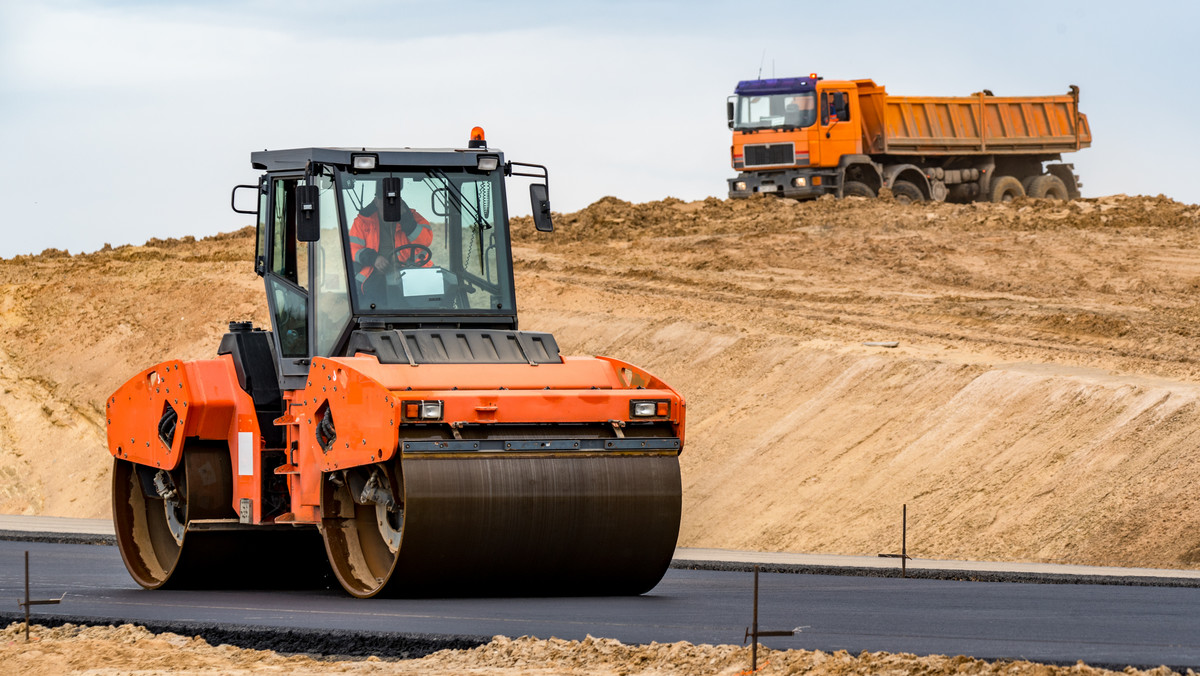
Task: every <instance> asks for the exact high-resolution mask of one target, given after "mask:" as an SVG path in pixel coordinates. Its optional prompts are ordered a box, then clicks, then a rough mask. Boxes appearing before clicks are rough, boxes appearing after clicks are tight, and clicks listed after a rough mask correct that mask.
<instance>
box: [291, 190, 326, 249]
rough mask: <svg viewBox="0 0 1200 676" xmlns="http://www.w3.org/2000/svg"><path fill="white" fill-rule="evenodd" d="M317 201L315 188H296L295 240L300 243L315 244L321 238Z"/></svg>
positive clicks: (318, 193)
mask: <svg viewBox="0 0 1200 676" xmlns="http://www.w3.org/2000/svg"><path fill="white" fill-rule="evenodd" d="M319 199H320V191H319V190H318V189H317V186H315V185H298V186H296V239H297V240H299V241H301V242H315V241H317V240H318V239H320V238H321V210H320V208H319V207H318V205H317V200H319Z"/></svg>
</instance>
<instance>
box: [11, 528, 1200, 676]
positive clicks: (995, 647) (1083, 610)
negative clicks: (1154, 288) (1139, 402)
mask: <svg viewBox="0 0 1200 676" xmlns="http://www.w3.org/2000/svg"><path fill="white" fill-rule="evenodd" d="M26 550H28V551H29V552H30V570H31V578H32V589H31V591H32V596H33V598H35V599H36V598H57V597H58V596H59V595H60V594H63V593H64V592H65V593H66V596H65V598H64V600H63V602H62V604H61V605H58V606H36V607H35V608H34V615H35V616H36V615H37V614H39V613H42V614H54V615H64V616H73V617H80V618H89V619H92V620H94V621H97V622H109V621H111V622H127V621H128V622H172V623H184V624H187V623H196V624H211V623H216V624H241V625H251V626H262V627H285V628H302V629H343V630H357V631H371V632H388V633H395V634H448V635H449V634H453V635H480V636H492V635H495V634H503V635H506V636H522V635H529V636H537V637H541V638H548V637H551V636H556V637H559V638H564V639H582V638H584V637H585V636H586V635H588V634H591V635H592V636H597V637H605V638H615V639H619V640H621V641H623V642H626V643H649V642H650V641H659V642H669V641H691V642H693V643H733V644H738V643H741V642H742V640H743V635H744V632H745V629H746V627H747V626H748V625H749V624H750V619H751V603H752V590H753V575H752V574H750V573H735V572H718V571H694V570H679V569H671V570H669V571H667V575H666V577H665V578H664V579H663V581H662V583H661V584H659V585H658V587H657V588H655V589H654V590H653V591H651V592H650V593H649V594H646V595H644V596H640V597H631V598H549V599H542V598H537V599H422V600H391V599H370V600H361V599H354V598H350V597H348V596H345V595H343V594H342V593H341V592H340V591H315V592H314V591H303V592H301V591H289V592H268V591H251V592H246V591H238V592H201V591H162V590H159V591H146V590H143V589H141V588H140V587H138V586H137V585H136V584H135V583H134V582H133V581H132V580H131V579H130V577H129V575H128V574H127V573H126V572H125V568H124V565H123V564H122V563H121V557H120V554H119V553H118V552H117V549H116V548H115V547H109V546H95V545H69V544H47V543H36V542H17V541H0V599H5V598H7V599H11V601H9V602H7V603H11V604H12V608H11V610H13V611H15V610H17V608H16V600H17V599H18V598H19V597H22V596H23V595H24V558H23V557H24V552H25V551H26ZM247 563H249V562H247ZM271 565H278V566H286V565H287V562H286V561H278V562H274V563H273V564H271ZM0 607H2V606H0ZM798 626H799V627H804V628H803V630H802V631H801V632H800V633H798V634H796V635H795V636H794V637H771V638H764V639H762V640H761V643H763V644H764V645H767V646H770V647H772V648H777V649H787V648H804V649H809V650H812V649H821V650H826V651H832V650H840V649H845V650H848V651H850V652H852V653H857V652H859V651H862V650H868V651H880V650H882V651H889V652H909V653H916V654H918V655H925V654H948V655H958V654H963V655H971V656H974V657H979V658H984V659H998V658H1008V659H1029V660H1035V661H1050V662H1059V663H1073V662H1075V661H1076V660H1084V661H1085V662H1088V663H1089V664H1094V665H1104V666H1124V665H1128V664H1132V665H1138V666H1150V665H1159V664H1166V665H1168V666H1171V667H1175V668H1179V667H1193V668H1195V667H1198V666H1200V589H1196V588H1178V587H1126V586H1114V585H1085V584H1012V583H984V582H956V581H942V580H913V579H898V578H880V577H842V576H830V575H795V574H763V575H762V577H761V579H760V592H759V627H760V628H761V629H763V630H779V629H791V628H793V627H798Z"/></svg>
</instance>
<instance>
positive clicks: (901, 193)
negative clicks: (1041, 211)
mask: <svg viewBox="0 0 1200 676" xmlns="http://www.w3.org/2000/svg"><path fill="white" fill-rule="evenodd" d="M1018 187H1020V186H1019V184H1018ZM892 197H893V198H895V200H896V203H897V204H919V203H921V202H924V201H925V196H924V195H922V194H921V189H920V188H918V187H917V186H915V185H913V184H912V183H909V182H908V181H896V182H895V183H893V184H892Z"/></svg>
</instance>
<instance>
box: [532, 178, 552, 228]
mask: <svg viewBox="0 0 1200 676" xmlns="http://www.w3.org/2000/svg"><path fill="white" fill-rule="evenodd" d="M529 203H530V206H531V207H532V208H533V225H534V227H535V228H537V229H538V232H554V221H552V220H550V190H549V189H548V188H547V187H546V185H545V184H544V183H534V184H533V185H531V186H529Z"/></svg>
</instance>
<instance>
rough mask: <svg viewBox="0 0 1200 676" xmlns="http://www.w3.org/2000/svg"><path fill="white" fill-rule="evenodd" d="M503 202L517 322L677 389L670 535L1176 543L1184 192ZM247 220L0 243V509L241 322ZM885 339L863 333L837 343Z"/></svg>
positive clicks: (1181, 487)
mask: <svg viewBox="0 0 1200 676" xmlns="http://www.w3.org/2000/svg"><path fill="white" fill-rule="evenodd" d="M556 224H557V231H556V232H555V233H552V234H543V233H537V232H536V231H534V229H533V227H532V224H531V223H530V222H529V220H528V219H516V220H515V221H514V241H515V242H516V245H515V252H514V256H515V259H516V260H515V266H516V282H517V293H518V306H519V308H520V310H521V313H522V314H521V327H522V328H524V329H531V330H541V331H549V332H552V333H553V334H554V335H555V337H556V338H557V340H558V342H559V344H560V346H561V347H562V350H563V352H564V353H565V354H572V353H583V354H605V355H610V356H614V357H618V358H621V359H625V360H627V361H630V362H633V363H636V364H638V365H640V366H643V367H646V368H647V369H649V370H650V371H652V372H654V373H655V374H656V375H658V376H660V377H662V378H663V379H664V380H666V381H667V382H669V383H671V384H672V385H673V386H674V387H676V388H677V389H678V390H679V391H680V392H681V393H682V394H683V395H684V396H685V397H686V398H687V419H688V427H687V440H686V445H685V449H684V452H683V455H682V456H681V463H682V468H683V480H684V494H683V495H684V506H683V526H682V532H681V537H680V544H681V545H683V546H692V547H721V548H733V549H749V550H763V551H800V552H821V553H838V554H875V553H879V552H886V551H893V550H895V549H896V547H897V545H898V540H899V530H900V528H899V526H900V524H899V521H900V508H901V505H903V504H907V505H908V515H909V528H908V543H909V552H910V554H912V555H914V556H917V557H921V558H966V559H991V560H1001V561H1045V562H1057V563H1079V564H1101V565H1105V564H1107V565H1131V566H1149V567H1172V568H1174V567H1187V568H1196V567H1200V494H1198V493H1197V492H1196V491H1195V490H1194V486H1195V485H1197V484H1198V483H1200V405H1198V402H1200V353H1197V351H1196V350H1195V344H1196V339H1197V337H1198V336H1200V302H1198V301H1197V291H1198V290H1200V228H1198V227H1197V226H1200V207H1198V206H1195V205H1187V204H1180V203H1177V202H1174V201H1172V200H1169V199H1167V198H1164V197H1127V196H1113V197H1104V198H1100V199H1086V200H1076V201H1074V202H1070V203H1061V202H1050V201H1043V200H1017V201H1014V202H1012V203H1010V204H984V203H980V204H966V205H954V204H921V205H897V204H894V203H890V202H888V201H886V200H864V199H861V198H850V199H846V200H841V201H837V200H831V199H822V200H817V201H813V202H805V203H798V202H794V201H791V200H779V199H763V198H759V199H750V200H719V199H715V198H710V199H708V200H703V201H697V202H682V201H679V200H674V199H666V200H662V201H659V202H652V203H647V204H629V203H626V202H622V201H621V200H617V199H614V198H604V199H602V200H600V201H599V202H597V203H595V204H593V205H591V206H589V207H587V208H586V209H583V210H581V211H580V212H577V213H573V214H558V215H556ZM253 250H254V241H253V234H252V230H242V231H239V232H235V233H230V234H228V235H222V236H219V237H216V238H210V239H205V240H200V241H189V240H165V241H159V240H155V241H151V242H148V243H147V244H146V245H144V246H126V247H119V248H115V249H108V250H104V251H99V252H95V253H91V254H86V255H74V256H72V255H68V254H66V253H65V252H59V251H47V252H43V253H42V254H41V255H39V256H19V257H16V258H13V259H10V260H2V261H0V288H2V289H3V296H2V297H0V386H3V388H4V390H5V396H4V397H3V398H2V399H0V512H6V513H28V514H47V515H57V516H82V517H101V516H107V514H108V490H109V489H108V468H109V465H110V462H111V460H110V458H109V456H108V454H107V452H106V451H105V449H104V433H103V430H104V417H103V411H104V409H103V406H102V405H101V404H102V401H103V399H104V397H105V396H107V394H109V393H110V392H112V391H113V390H114V389H116V387H117V386H118V385H120V383H121V382H123V381H124V380H125V379H126V378H128V377H130V376H132V375H133V374H134V373H137V372H138V371H139V370H141V369H143V368H145V367H147V366H149V365H151V364H153V363H156V362H158V361H161V360H164V359H168V358H183V359H195V358H211V357H212V356H213V355H214V354H215V352H216V346H217V343H218V341H219V338H220V335H221V334H222V333H223V332H224V330H225V322H227V321H229V320H237V319H252V320H254V321H255V322H256V323H257V324H258V325H260V326H261V325H265V324H266V322H267V316H266V314H267V313H266V308H265V302H264V293H263V287H262V282H261V280H260V279H259V278H258V277H256V276H255V275H254V273H253V266H252V262H251V259H252V256H253ZM871 341H897V342H898V343H899V347H897V348H895V349H887V348H882V347H868V346H865V345H863V343H865V342H871Z"/></svg>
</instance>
